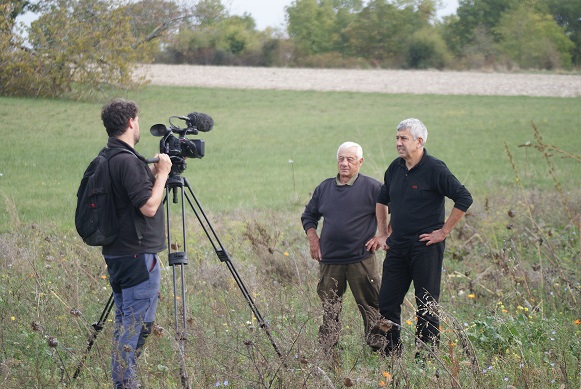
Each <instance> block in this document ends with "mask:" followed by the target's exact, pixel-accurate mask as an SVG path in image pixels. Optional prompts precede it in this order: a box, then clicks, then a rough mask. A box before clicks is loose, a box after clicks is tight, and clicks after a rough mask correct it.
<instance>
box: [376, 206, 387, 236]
mask: <svg viewBox="0 0 581 389" xmlns="http://www.w3.org/2000/svg"><path fill="white" fill-rule="evenodd" d="M388 215H389V210H388V208H387V205H385V204H381V203H376V204H375V217H376V218H377V235H379V236H387V235H388V234H389V223H388V222H387V218H388Z"/></svg>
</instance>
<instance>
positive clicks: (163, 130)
mask: <svg viewBox="0 0 581 389" xmlns="http://www.w3.org/2000/svg"><path fill="white" fill-rule="evenodd" d="M172 119H180V120H184V121H185V122H186V125H187V127H186V128H181V127H178V126H176V125H174V124H173V123H172V122H171V121H172ZM213 126H214V120H213V119H212V117H211V116H209V115H206V114H204V113H198V112H192V113H190V114H188V116H171V117H170V118H169V127H166V126H165V124H155V125H153V126H152V127H151V128H150V130H149V132H150V133H151V135H153V136H161V137H162V138H161V140H160V142H159V152H160V153H161V154H167V155H169V157H170V159H171V162H172V167H171V172H170V174H171V175H179V174H181V173H182V172H183V171H184V170H186V167H187V165H186V162H185V159H186V158H202V157H203V156H204V154H205V142H204V140H203V139H188V138H186V135H188V134H193V135H197V134H198V132H199V131H202V132H208V131H210V130H212V127H213ZM174 134H177V135H178V137H175V136H174Z"/></svg>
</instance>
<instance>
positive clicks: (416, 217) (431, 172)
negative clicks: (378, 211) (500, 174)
mask: <svg viewBox="0 0 581 389" xmlns="http://www.w3.org/2000/svg"><path fill="white" fill-rule="evenodd" d="M446 197H448V198H450V199H451V200H452V201H454V207H455V208H458V209H459V210H461V211H464V212H466V210H467V209H468V208H469V207H470V205H472V196H471V195H470V192H468V190H467V189H466V188H465V187H464V186H463V185H462V184H461V183H460V182H459V181H458V179H456V177H454V175H453V174H452V173H451V172H450V170H449V169H448V167H447V166H446V164H444V162H442V161H440V160H439V159H437V158H434V157H432V156H431V155H428V151H427V150H426V149H424V155H423V157H422V159H421V160H420V162H419V163H418V164H417V165H416V166H414V167H413V168H412V169H411V170H408V169H407V167H406V165H405V160H404V159H402V158H396V159H395V160H394V161H393V162H392V163H391V164H390V165H389V167H388V168H387V170H386V172H385V176H384V184H383V186H382V187H381V192H380V193H379V196H378V197H377V202H378V203H381V204H385V205H387V206H388V207H389V211H390V214H391V219H390V222H391V228H392V234H391V236H390V237H389V239H388V241H387V242H388V245H389V246H390V247H393V246H397V245H402V244H407V243H409V242H413V241H417V240H418V237H419V235H420V234H423V233H431V232H433V231H435V230H438V229H440V228H441V227H442V226H443V225H444V222H445V217H446V215H445V212H446V211H445V198H446Z"/></svg>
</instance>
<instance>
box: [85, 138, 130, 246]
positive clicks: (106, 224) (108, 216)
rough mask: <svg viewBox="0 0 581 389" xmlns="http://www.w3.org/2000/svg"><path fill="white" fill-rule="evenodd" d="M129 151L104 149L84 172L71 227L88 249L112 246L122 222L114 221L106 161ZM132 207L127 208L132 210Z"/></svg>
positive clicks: (113, 200)
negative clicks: (75, 229) (73, 226)
mask: <svg viewBox="0 0 581 389" xmlns="http://www.w3.org/2000/svg"><path fill="white" fill-rule="evenodd" d="M121 152H127V153H131V154H133V155H135V154H134V153H132V152H131V151H130V150H127V149H121V148H113V149H110V148H108V147H105V148H104V149H103V150H101V151H100V152H99V155H97V157H95V159H93V161H92V162H91V163H90V164H89V167H87V170H85V173H84V174H83V178H82V179H81V184H80V185H79V190H78V191H77V209H76V211H75V226H76V227H77V232H78V233H79V235H80V236H81V238H83V241H84V242H85V243H86V244H88V245H89V246H106V245H108V244H111V243H113V241H114V240H115V238H117V235H119V229H120V227H121V223H122V222H123V219H124V218H125V217H126V216H127V215H128V214H129V213H130V212H128V213H126V214H125V215H123V217H121V218H118V217H117V211H116V209H115V198H114V195H113V188H112V186H111V173H110V171H109V159H111V158H112V157H113V156H115V155H117V154H119V153H121ZM132 208H133V207H130V209H132Z"/></svg>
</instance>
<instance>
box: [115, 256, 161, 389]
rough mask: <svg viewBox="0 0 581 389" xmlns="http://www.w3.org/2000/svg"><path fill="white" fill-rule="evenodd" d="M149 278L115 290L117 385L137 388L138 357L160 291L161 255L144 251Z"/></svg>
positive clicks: (151, 320) (152, 319)
mask: <svg viewBox="0 0 581 389" xmlns="http://www.w3.org/2000/svg"><path fill="white" fill-rule="evenodd" d="M144 261H145V267H146V269H147V271H148V272H149V279H148V280H146V281H143V282H141V283H140V284H138V285H135V286H132V287H128V288H123V289H121V292H113V298H114V300H115V329H114V333H113V350H112V357H111V375H112V378H113V385H114V388H116V389H117V388H124V389H133V388H137V380H136V373H135V368H136V359H137V357H138V356H139V354H140V352H141V348H142V347H143V345H144V343H145V339H146V338H147V336H149V334H150V333H151V328H152V325H153V321H154V320H155V311H156V310H157V301H158V294H159V286H160V278H161V270H160V266H159V257H158V256H157V255H155V254H145V258H144Z"/></svg>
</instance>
